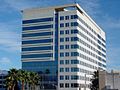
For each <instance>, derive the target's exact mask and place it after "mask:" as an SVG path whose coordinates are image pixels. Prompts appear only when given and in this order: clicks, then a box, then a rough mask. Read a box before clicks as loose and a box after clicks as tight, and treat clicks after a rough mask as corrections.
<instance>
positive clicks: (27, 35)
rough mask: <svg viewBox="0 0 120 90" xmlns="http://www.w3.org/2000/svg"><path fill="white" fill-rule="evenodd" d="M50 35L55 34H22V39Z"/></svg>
mask: <svg viewBox="0 0 120 90" xmlns="http://www.w3.org/2000/svg"><path fill="white" fill-rule="evenodd" d="M48 35H53V32H42V33H31V34H22V37H36V36H48Z"/></svg>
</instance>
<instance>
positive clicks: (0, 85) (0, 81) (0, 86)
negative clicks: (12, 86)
mask: <svg viewBox="0 0 120 90" xmlns="http://www.w3.org/2000/svg"><path fill="white" fill-rule="evenodd" d="M7 74H8V72H7V71H6V70H0V90H7V89H6V87H5V77H6V76H7Z"/></svg>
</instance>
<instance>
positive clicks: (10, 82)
mask: <svg viewBox="0 0 120 90" xmlns="http://www.w3.org/2000/svg"><path fill="white" fill-rule="evenodd" d="M5 82H6V86H7V88H8V90H14V88H15V85H16V84H17V83H18V70H17V69H14V68H13V69H10V71H8V75H7V77H6V81H5Z"/></svg>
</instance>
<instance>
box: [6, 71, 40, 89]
mask: <svg viewBox="0 0 120 90" xmlns="http://www.w3.org/2000/svg"><path fill="white" fill-rule="evenodd" d="M38 82H40V76H39V75H38V74H37V73H35V72H28V71H25V70H21V69H20V70H17V69H10V71H8V75H7V77H6V80H5V84H6V87H7V90H18V83H19V84H20V83H21V90H24V89H25V85H29V87H31V88H29V90H31V89H32V90H35V85H37V84H38Z"/></svg>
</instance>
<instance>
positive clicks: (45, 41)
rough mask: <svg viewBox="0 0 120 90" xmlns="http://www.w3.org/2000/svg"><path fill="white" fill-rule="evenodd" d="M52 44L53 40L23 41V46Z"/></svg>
mask: <svg viewBox="0 0 120 90" xmlns="http://www.w3.org/2000/svg"><path fill="white" fill-rule="evenodd" d="M50 42H53V39H43V40H30V41H22V44H34V43H50Z"/></svg>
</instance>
